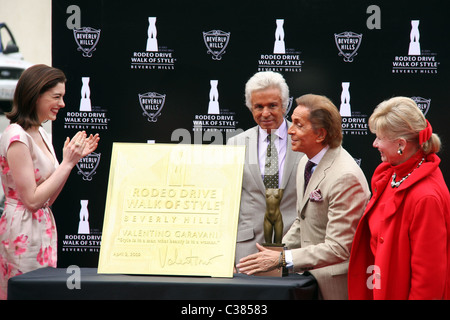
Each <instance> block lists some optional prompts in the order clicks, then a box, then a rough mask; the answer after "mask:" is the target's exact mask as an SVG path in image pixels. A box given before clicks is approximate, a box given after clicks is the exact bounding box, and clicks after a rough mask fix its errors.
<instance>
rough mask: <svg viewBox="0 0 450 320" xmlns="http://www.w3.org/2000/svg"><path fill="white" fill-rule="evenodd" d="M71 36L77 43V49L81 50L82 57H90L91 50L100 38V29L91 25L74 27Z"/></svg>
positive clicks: (93, 49)
mask: <svg viewBox="0 0 450 320" xmlns="http://www.w3.org/2000/svg"><path fill="white" fill-rule="evenodd" d="M73 36H74V38H75V42H76V43H77V45H78V48H77V50H78V51H82V52H83V57H88V58H90V57H92V52H93V51H95V50H96V49H95V46H96V45H97V43H98V40H99V39H100V29H98V30H97V29H94V28H91V27H83V28H79V29H76V28H74V29H73Z"/></svg>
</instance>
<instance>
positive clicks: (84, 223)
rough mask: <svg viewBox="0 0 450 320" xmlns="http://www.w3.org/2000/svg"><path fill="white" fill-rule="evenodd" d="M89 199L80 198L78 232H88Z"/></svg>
mask: <svg viewBox="0 0 450 320" xmlns="http://www.w3.org/2000/svg"><path fill="white" fill-rule="evenodd" d="M88 202H89V200H80V203H81V209H80V222H79V223H78V234H89V233H90V232H89V220H88V219H89V211H88V208H87V206H88Z"/></svg>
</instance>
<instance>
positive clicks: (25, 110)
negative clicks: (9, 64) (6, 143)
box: [6, 64, 66, 130]
mask: <svg viewBox="0 0 450 320" xmlns="http://www.w3.org/2000/svg"><path fill="white" fill-rule="evenodd" d="M65 82H66V76H65V75H64V73H63V72H62V71H61V70H59V69H57V68H53V67H49V66H46V65H44V64H37V65H34V66H32V67H30V68H28V69H26V70H25V71H24V72H23V73H22V75H21V76H20V78H19V81H18V82H17V86H16V91H15V92H14V100H13V106H12V110H11V112H8V113H6V117H7V118H8V119H9V120H10V122H11V123H17V124H19V125H20V126H21V127H22V128H24V130H27V129H29V128H30V127H32V126H40V125H41V123H40V122H39V119H38V115H37V111H36V102H37V99H38V98H39V96H40V95H41V94H43V93H44V92H46V91H47V90H49V89H51V88H54V87H55V86H56V85H57V84H58V83H65Z"/></svg>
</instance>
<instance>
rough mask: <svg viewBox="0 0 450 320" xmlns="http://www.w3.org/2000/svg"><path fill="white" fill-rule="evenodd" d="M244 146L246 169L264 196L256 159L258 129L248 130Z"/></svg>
mask: <svg viewBox="0 0 450 320" xmlns="http://www.w3.org/2000/svg"><path fill="white" fill-rule="evenodd" d="M245 145H246V146H247V148H248V162H247V164H248V168H249V170H250V173H251V175H252V176H253V179H254V180H255V183H256V185H257V186H258V188H259V189H260V190H261V192H262V193H263V194H264V195H265V193H266V191H265V187H264V183H263V180H262V177H261V171H260V169H259V159H258V127H257V126H256V127H254V128H253V130H250V132H249V134H248V136H247V137H246V138H245Z"/></svg>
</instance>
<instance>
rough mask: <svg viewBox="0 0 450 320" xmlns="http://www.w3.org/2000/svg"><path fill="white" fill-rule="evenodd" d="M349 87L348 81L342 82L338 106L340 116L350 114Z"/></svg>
mask: <svg viewBox="0 0 450 320" xmlns="http://www.w3.org/2000/svg"><path fill="white" fill-rule="evenodd" d="M349 87H350V82H342V93H341V106H340V108H339V113H340V114H341V116H342V117H351V116H352V111H351V108H350V92H349V91H348V88H349Z"/></svg>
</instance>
